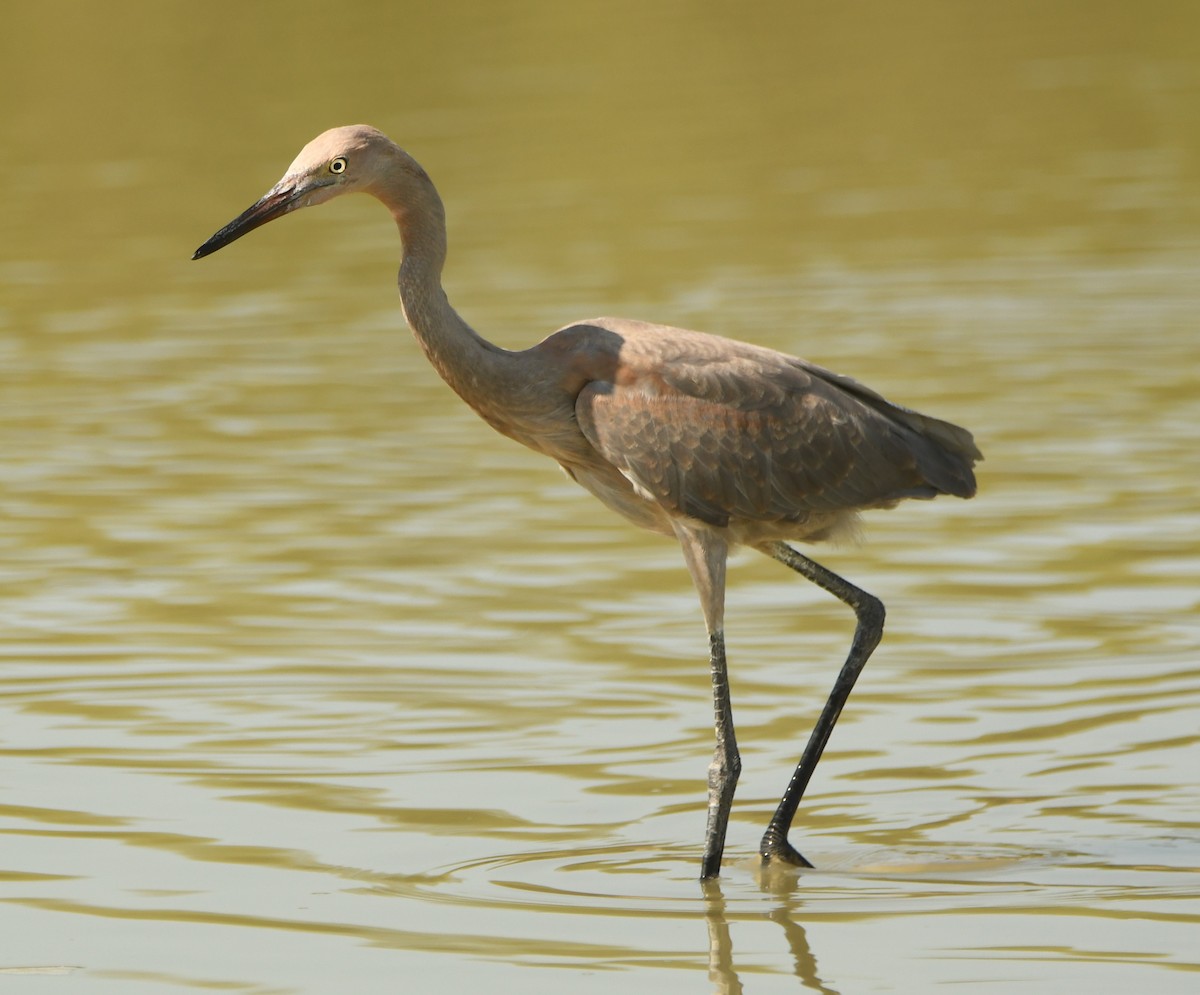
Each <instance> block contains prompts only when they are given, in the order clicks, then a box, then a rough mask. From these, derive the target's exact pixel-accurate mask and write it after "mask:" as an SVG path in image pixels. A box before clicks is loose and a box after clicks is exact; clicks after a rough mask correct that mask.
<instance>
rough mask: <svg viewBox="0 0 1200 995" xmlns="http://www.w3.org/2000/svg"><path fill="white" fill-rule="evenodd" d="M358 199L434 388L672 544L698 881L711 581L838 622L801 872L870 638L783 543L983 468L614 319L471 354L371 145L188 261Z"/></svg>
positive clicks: (401, 181) (791, 803)
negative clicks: (394, 254) (768, 560)
mask: <svg viewBox="0 0 1200 995" xmlns="http://www.w3.org/2000/svg"><path fill="white" fill-rule="evenodd" d="M354 192H362V193H368V194H371V195H372V196H373V197H375V198H376V199H378V200H379V201H381V202H382V203H383V205H384V206H385V207H386V208H387V209H388V210H389V211H391V212H392V217H393V218H394V219H395V221H396V224H397V225H398V226H399V229H400V239H401V243H402V260H401V264H400V274H399V277H398V284H399V288H400V303H401V305H402V307H403V309H404V316H405V318H406V320H407V321H408V324H409V327H410V328H411V329H412V332H413V335H414V336H415V337H416V340H417V342H418V343H419V345H420V346H421V349H422V350H423V351H424V353H425V355H426V356H427V357H428V358H429V361H430V362H431V363H432V364H433V366H434V367H435V368H436V370H437V372H438V373H439V374H440V375H441V376H442V378H443V379H444V380H445V381H446V383H448V384H449V385H450V387H451V388H453V389H454V391H455V392H456V393H457V394H458V396H459V397H461V398H462V399H463V400H464V401H466V402H467V404H469V405H470V406H471V407H472V408H473V409H474V410H475V411H476V412H477V413H478V414H479V415H480V416H481V417H482V418H483V419H484V420H485V421H486V422H487V423H488V424H489V425H491V426H492V427H493V428H494V429H496V431H498V432H500V433H501V434H502V435H506V436H508V437H509V438H511V439H515V440H516V441H517V442H520V443H522V444H524V445H526V446H528V447H529V448H530V449H533V450H535V451H536V452H539V453H544V454H545V455H546V456H549V457H550V458H551V459H553V460H556V461H557V462H558V464H559V465H560V466H561V467H562V468H563V470H565V471H566V473H567V476H569V477H570V478H571V479H572V480H574V481H576V482H577V483H579V484H580V485H582V486H583V487H584V488H586V489H587V490H589V491H591V493H592V494H593V495H595V496H596V497H597V498H599V499H600V501H601V502H603V503H604V504H605V505H607V506H608V507H609V508H611V509H612V510H613V511H615V512H616V513H617V514H619V515H623V516H624V517H625V518H627V519H629V520H630V521H631V522H633V523H634V524H635V525H639V526H641V527H642V528H645V529H649V530H650V531H651V532H657V533H659V534H661V535H665V536H674V537H675V538H676V539H678V541H679V544H680V545H681V546H682V547H683V555H684V559H685V561H686V562H687V566H688V570H689V571H690V572H691V575H692V580H693V581H694V582H695V585H696V590H697V592H698V593H699V595H700V604H701V607H702V609H703V612H704V620H705V623H706V625H707V628H708V638H709V665H710V669H711V675H712V691H713V709H714V716H715V722H714V725H715V728H716V750H715V752H714V755H713V761H712V764H711V765H710V766H709V769H708V823H707V829H706V834H705V840H704V853H703V857H702V860H701V870H700V876H701V877H702V878H712V877H715V876H716V875H717V873H718V872H719V871H720V869H721V856H722V853H723V850H724V847H725V831H726V827H727V825H728V821H729V810H730V807H731V806H732V804H733V792H734V788H735V786H736V784H737V779H738V774H739V772H740V770H741V759H740V757H739V755H738V748H737V741H736V739H735V736H734V727H733V713H732V710H731V705H730V696H729V681H728V674H727V669H726V662H725V635H724V628H725V626H724V613H725V564H726V559H727V556H728V554H729V550H730V549H731V548H732V547H734V546H738V545H745V546H751V547H753V548H754V549H757V550H759V551H761V552H763V553H765V554H766V555H768V556H771V557H774V558H775V559H776V560H778V561H780V562H781V563H783V564H785V565H786V566H788V567H791V568H792V569H793V570H795V571H796V572H797V573H799V574H800V575H801V576H803V577H806V578H807V579H808V580H810V581H812V582H813V583H814V584H816V585H818V586H819V587H822V588H824V589H825V590H826V591H828V592H829V593H830V594H832V595H833V596H834V597H836V598H839V599H840V600H842V601H843V602H845V603H846V604H847V605H849V606H850V607H851V608H852V609H853V610H854V613H855V616H856V618H857V625H856V628H855V632H854V638H853V642H852V643H851V646H850V652H849V655H848V656H847V658H846V662H845V663H844V664H843V666H842V669H841V671H840V672H839V674H838V677H837V680H836V682H835V683H834V686H833V691H832V692H831V693H830V695H829V699H828V701H827V702H826V703H825V707H824V709H823V711H822V712H821V715H820V717H819V718H818V720H817V723H816V725H815V726H814V728H813V731H812V734H811V736H810V738H809V741H808V743H807V745H806V746H805V748H804V752H803V754H802V755H801V758H800V762H799V764H798V766H797V767H796V770H795V773H794V774H793V775H792V778H791V781H790V782H789V783H788V786H787V789H786V790H785V792H784V794H783V797H782V799H781V800H780V802H779V807H778V808H777V809H776V811H775V814H774V815H773V816H772V817H771V821H770V823H769V824H768V825H767V830H766V833H765V834H764V836H763V838H762V843H761V844H760V846H759V853H760V855H761V856H762V859H763V862H764V863H768V862H771V861H781V862H783V863H786V864H793V865H796V866H800V867H810V866H812V865H811V864H809V863H808V861H806V860H805V859H804V858H803V857H802V856H801V855H800V854H799V853H798V852H797V851H796V850H795V849H794V848H793V847H792V846H791V844H790V843H789V842H788V838H787V837H788V830H789V829H790V828H791V824H792V819H793V817H794V815H795V812H796V807H797V805H799V803H800V798H801V796H802V795H803V794H804V790H805V788H806V787H807V785H808V782H809V779H810V778H811V777H812V773H813V770H814V768H815V767H816V765H817V761H818V760H820V758H821V753H822V752H823V751H824V749H825V744H826V743H827V742H828V741H829V734H830V733H831V732H832V730H833V726H834V723H835V722H837V719H838V715H839V714H841V711H842V706H843V705H844V704H845V702H846V698H847V696H848V695H849V694H850V690H851V688H853V687H854V682H855V680H856V679H857V678H858V675H859V672H860V671H861V670H862V668H863V665H864V664H865V663H866V661H867V658H868V657H869V656H870V655H871V651H872V650H874V648H875V646H876V645H877V644H878V643H879V639H880V636H881V635H882V633H883V618H884V609H883V604H882V602H880V601H879V599H878V598H875V597H874V596H872V595H870V594H868V593H866V592H865V591H862V590H859V588H857V587H855V586H854V585H853V584H850V583H849V582H847V581H845V580H843V579H842V578H841V577H839V576H838V575H837V574H835V573H833V572H832V571H830V570H827V569H826V568H825V567H823V566H821V565H820V564H818V563H815V562H814V561H812V560H810V559H809V558H808V557H806V556H803V555H801V554H800V553H799V552H797V551H796V550H795V549H793V548H792V546H790V545H788V542H789V541H800V542H818V541H821V540H824V539H829V538H832V537H836V536H838V535H839V534H845V533H848V532H852V531H853V529H854V525H855V522H856V521H857V518H858V513H859V512H860V511H864V510H867V509H872V508H891V507H893V506H894V505H896V504H897V503H898V502H900V501H901V500H903V499H905V498H932V497H935V496H937V495H938V494H952V495H954V496H956V497H962V498H969V497H971V496H972V495H973V494H974V493H975V477H974V474H973V472H972V466H973V464H974V463H975V461H976V460H978V459H982V456H981V454H980V452H979V450H978V449H977V448H976V447H975V443H974V440H973V439H972V437H971V434H970V433H969V432H967V431H966V430H965V429H962V428H959V427H958V426H956V425H951V424H949V423H947V422H944V421H938V420H937V419H935V418H930V417H927V416H926V415H922V414H918V413H917V412H915V411H910V410H908V409H907V408H902V407H899V406H897V405H894V404H891V403H890V402H888V401H886V400H884V398H882V397H881V396H880V395H879V394H877V393H875V392H874V391H873V390H871V389H869V388H867V387H864V386H863V385H862V384H860V383H858V382H857V381H855V380H852V379H850V378H849V377H845V376H841V375H839V374H836V373H832V372H830V371H829V370H825V369H822V368H821V367H819V366H815V365H813V364H811V363H808V362H806V361H805V360H803V359H797V358H795V357H793V356H788V355H784V354H783V353H779V352H775V351H773V350H771V349H764V348H761V347H759V346H754V345H749V344H747V343H744V342H738V341H734V340H732V339H726V338H720V337H718V336H715V335H706V334H704V333H701V332H693V331H687V330H684V329H681V328H670V327H667V326H663V325H652V324H646V323H644V322H640V321H630V320H627V319H623V318H597V319H595V320H592V321H580V322H577V323H575V324H573V325H568V326H567V327H565V328H562V329H560V330H559V331H557V332H555V333H554V334H553V335H550V336H549V337H548V338H546V339H544V340H543V341H541V342H539V343H538V344H537V345H535V346H532V347H531V348H529V349H523V350H519V351H510V350H507V349H502V348H500V347H499V346H495V345H493V344H492V343H491V342H488V341H487V340H486V339H484V338H482V337H481V336H479V335H478V334H477V333H476V332H475V331H474V330H473V329H472V328H471V327H470V326H469V325H468V324H467V323H466V322H465V321H464V320H463V319H462V318H460V317H459V315H458V312H456V311H455V310H454V308H453V307H451V306H450V302H449V301H448V300H447V299H446V294H445V292H444V291H443V290H442V283H441V273H442V265H443V263H444V262H445V259H446V218H445V212H444V210H443V207H442V201H441V198H440V197H439V196H438V193H437V190H436V189H434V186H433V183H432V182H431V181H430V179H429V176H428V175H427V174H426V173H425V170H423V169H422V168H421V167H420V166H419V165H418V164H417V163H416V161H415V160H413V158H412V157H411V156H409V155H408V153H407V152H405V151H404V150H403V149H401V148H399V147H398V146H397V145H395V144H394V143H393V142H392V141H391V140H390V139H389V138H387V136H385V135H383V134H382V133H381V132H379V131H377V130H376V129H374V128H370V127H367V126H365V125H352V126H349V127H344V128H334V129H332V130H331V131H327V132H325V133H324V134H322V135H319V136H318V137H317V138H315V139H314V140H313V141H312V142H310V143H309V144H308V145H306V146H305V147H304V148H303V149H302V150H301V152H300V154H299V156H297V157H296V160H295V161H294V162H293V163H292V164H291V165H290V166H289V167H288V169H287V172H286V173H285V174H284V176H283V179H281V180H280V181H279V182H278V183H276V184H275V186H273V187H272V188H271V189H270V190H269V191H267V193H266V194H265V195H263V197H262V198H261V199H259V200H258V201H257V202H256V203H255V204H253V205H252V206H251V207H249V208H248V209H247V210H246V211H244V212H243V213H242V214H240V215H238V217H237V218H235V219H234V220H233V221H231V222H230V223H229V224H227V225H226V226H225V227H224V228H222V229H221V230H220V231H218V232H217V233H216V234H215V235H213V236H212V238H210V239H209V240H208V241H207V242H205V243H204V244H203V245H202V246H200V248H198V249H197V250H196V252H195V255H194V256H193V257H192V258H194V259H199V258H200V257H202V256H207V255H208V254H209V253H212V252H216V250H217V249H219V248H221V247H222V246H225V245H228V244H229V243H230V242H232V241H233V240H234V239H236V238H240V237H241V236H242V235H245V234H246V233H247V232H249V231H252V230H253V229H255V228H257V227H259V226H260V225H264V224H266V223H267V222H268V221H272V220H274V219H275V218H279V217H282V216H283V215H285V214H289V213H291V212H292V211H295V210H297V209H298V208H301V207H311V206H312V205H314V204H321V203H323V202H325V201H327V200H330V199H332V198H334V197H337V196H339V195H340V194H344V193H354Z"/></svg>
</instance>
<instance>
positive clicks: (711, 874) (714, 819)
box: [700, 630, 742, 880]
mask: <svg viewBox="0 0 1200 995" xmlns="http://www.w3.org/2000/svg"><path fill="white" fill-rule="evenodd" d="M708 641H709V667H710V668H711V670H712V689H713V724H714V726H715V727H716V734H717V748H716V750H715V751H714V752H713V760H712V763H711V764H710V765H709V768H708V828H707V829H706V830H705V833H704V857H703V859H702V860H701V863H700V878H701V880H706V879H708V878H715V877H716V876H717V875H718V874H719V873H720V871H721V855H722V853H723V852H724V850H725V830H726V828H727V827H728V825H729V810H730V808H732V807H733V792H734V789H735V788H736V787H737V781H738V775H739V774H740V773H741V772H742V758H741V757H740V756H739V755H738V748H737V737H736V736H735V735H734V732H733V706H732V704H731V703H730V700H729V672H728V668H727V667H726V665H725V635H724V633H722V632H721V631H720V630H718V631H716V632H714V633H712V635H710V636H709V637H708Z"/></svg>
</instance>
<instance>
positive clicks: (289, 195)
mask: <svg viewBox="0 0 1200 995" xmlns="http://www.w3.org/2000/svg"><path fill="white" fill-rule="evenodd" d="M296 196H297V191H295V190H293V189H290V188H287V187H285V188H283V189H280V188H276V189H274V190H271V191H270V192H269V193H267V194H266V195H265V196H263V197H262V198H260V199H259V200H257V201H255V202H254V203H253V204H251V205H250V206H249V207H248V208H246V210H244V211H243V212H242V213H241V214H239V215H238V216H237V217H236V218H234V219H233V220H232V221H230V222H229V224H227V225H226V226H225V227H224V228H222V229H221V230H220V231H219V232H217V233H216V234H215V235H213V236H212V238H210V239H209V240H208V241H207V242H205V243H204V244H203V245H202V246H200V248H198V249H197V250H196V251H195V252H193V253H192V258H193V259H203V258H204V257H205V256H209V255H212V254H213V253H214V252H216V251H217V249H221V248H224V247H225V246H226V245H228V244H229V243H230V242H234V241H236V240H237V239H239V238H241V237H242V236H243V235H245V234H246V233H247V232H252V231H254V229H255V228H260V227H262V226H263V225H265V224H266V223H267V222H268V221H274V220H275V219H276V218H278V217H282V216H283V215H285V214H287V213H288V211H290V210H291V209H292V208H293V207H295V206H296Z"/></svg>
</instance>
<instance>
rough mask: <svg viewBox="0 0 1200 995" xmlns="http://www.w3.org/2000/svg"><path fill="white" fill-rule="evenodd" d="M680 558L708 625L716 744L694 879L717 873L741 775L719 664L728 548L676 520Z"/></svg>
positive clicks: (706, 532) (726, 673)
mask: <svg viewBox="0 0 1200 995" xmlns="http://www.w3.org/2000/svg"><path fill="white" fill-rule="evenodd" d="M672 525H673V527H674V529H675V535H676V536H677V537H678V539H679V545H680V546H681V547H683V558H684V560H685V561H686V562H687V565H688V571H689V572H690V573H691V575H692V581H693V583H695V585H696V593H697V594H699V595H700V607H701V608H702V609H703V611H704V624H705V625H706V626H707V627H708V650H709V655H708V665H709V670H710V671H711V673H712V690H713V726H714V729H715V731H716V738H717V746H716V749H715V750H714V751H713V760H712V763H711V764H710V765H709V768H708V828H707V830H706V831H705V834H704V856H703V858H702V859H701V862H700V879H701V880H702V881H703V880H707V879H709V878H715V877H716V876H717V875H718V874H719V873H720V872H721V856H722V854H723V853H724V851H725V830H726V828H727V827H728V826H729V810H730V809H731V808H732V807H733V792H734V789H735V788H736V787H737V781H738V775H739V774H740V773H741V772H742V758H741V757H740V756H739V755H738V748H737V737H736V736H735V735H734V732H733V706H732V705H731V704H730V700H729V668H728V667H727V666H726V663H725V563H726V560H727V558H728V555H729V544H728V543H727V542H726V541H725V539H724V537H723V536H721V535H720V534H719V533H717V532H713V531H710V530H708V529H704V528H698V527H696V526H694V525H690V524H685V523H684V522H681V521H675V522H673V523H672Z"/></svg>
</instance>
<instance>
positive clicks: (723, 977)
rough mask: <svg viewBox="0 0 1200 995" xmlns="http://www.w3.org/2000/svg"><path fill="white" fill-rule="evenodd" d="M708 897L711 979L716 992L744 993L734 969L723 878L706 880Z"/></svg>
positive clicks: (706, 894) (706, 919)
mask: <svg viewBox="0 0 1200 995" xmlns="http://www.w3.org/2000/svg"><path fill="white" fill-rule="evenodd" d="M704 894H705V897H706V898H707V899H708V912H707V914H706V915H705V921H706V922H707V924H708V980H709V981H711V982H712V983H713V985H714V988H713V991H714V992H715V993H716V995H742V982H741V981H740V980H739V978H738V976H737V971H735V970H734V969H733V942H732V941H731V940H730V938H729V920H728V919H726V918H725V896H724V895H723V894H721V885H720V882H718V881H716V880H712V881H705V882H704Z"/></svg>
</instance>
